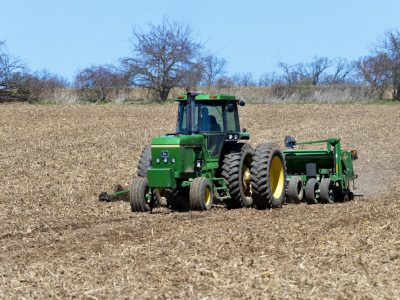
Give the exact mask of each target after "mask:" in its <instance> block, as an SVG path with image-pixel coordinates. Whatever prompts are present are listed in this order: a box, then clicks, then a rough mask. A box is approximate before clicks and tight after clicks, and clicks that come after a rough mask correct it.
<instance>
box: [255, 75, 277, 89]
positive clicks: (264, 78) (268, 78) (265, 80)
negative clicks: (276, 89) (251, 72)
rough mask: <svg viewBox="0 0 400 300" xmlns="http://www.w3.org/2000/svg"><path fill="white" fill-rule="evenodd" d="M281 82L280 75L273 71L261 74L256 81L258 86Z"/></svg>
mask: <svg viewBox="0 0 400 300" xmlns="http://www.w3.org/2000/svg"><path fill="white" fill-rule="evenodd" d="M281 82H282V78H281V76H278V75H277V74H276V73H275V72H272V73H264V74H263V75H261V77H260V80H259V81H258V86H268V87H270V86H273V85H275V84H278V83H281Z"/></svg>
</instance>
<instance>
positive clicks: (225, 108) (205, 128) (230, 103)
mask: <svg viewBox="0 0 400 300" xmlns="http://www.w3.org/2000/svg"><path fill="white" fill-rule="evenodd" d="M177 101H178V102H179V108H178V121H177V127H176V133H177V134H185V135H188V134H202V135H204V136H205V137H206V139H207V146H208V147H207V148H208V149H209V151H210V153H211V155H212V156H220V154H221V151H222V148H223V146H224V144H225V143H237V142H238V141H239V140H240V139H246V136H247V135H246V134H241V133H240V123H239V115H238V104H239V105H244V102H243V101H240V100H238V99H237V98H235V97H234V96H232V95H224V94H218V95H212V94H194V93H188V94H187V95H186V96H179V97H178V99H177Z"/></svg>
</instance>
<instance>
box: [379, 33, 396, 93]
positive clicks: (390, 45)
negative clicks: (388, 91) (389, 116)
mask: <svg viewBox="0 0 400 300" xmlns="http://www.w3.org/2000/svg"><path fill="white" fill-rule="evenodd" d="M380 48H381V49H379V48H378V55H379V54H382V53H383V54H386V56H387V57H388V58H389V59H390V61H391V64H390V67H389V69H390V72H391V83H392V88H393V99H395V100H400V31H399V30H397V29H394V30H389V31H387V32H386V33H385V37H384V39H383V41H382V42H381V45H380Z"/></svg>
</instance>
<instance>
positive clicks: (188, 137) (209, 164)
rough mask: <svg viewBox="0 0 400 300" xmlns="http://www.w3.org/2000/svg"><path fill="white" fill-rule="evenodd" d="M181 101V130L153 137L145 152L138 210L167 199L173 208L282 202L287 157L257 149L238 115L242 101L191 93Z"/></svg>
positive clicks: (135, 190) (269, 146) (135, 197)
mask: <svg viewBox="0 0 400 300" xmlns="http://www.w3.org/2000/svg"><path fill="white" fill-rule="evenodd" d="M176 101H177V102H178V120H177V126H176V132H175V133H172V134H167V135H164V136H159V137H155V138H153V140H152V142H151V146H148V147H146V148H145V149H144V150H143V152H142V154H141V156H140V160H139V164H138V177H137V178H136V179H134V181H133V183H132V186H131V189H130V204H131V209H132V211H134V212H141V211H150V210H152V209H153V207H155V206H156V205H157V204H158V202H159V200H160V199H161V197H163V198H165V199H166V203H167V205H168V206H169V207H170V208H172V209H190V210H209V209H211V207H212V205H213V203H216V202H222V203H225V204H226V205H227V207H228V208H239V207H250V206H255V207H256V208H257V209H267V208H273V207H278V206H281V205H282V203H283V201H284V198H285V192H286V167H285V160H284V157H283V155H282V152H281V150H280V149H279V147H278V146H277V145H276V144H273V143H265V144H261V145H259V146H257V147H256V149H253V148H252V147H251V146H250V145H249V144H247V143H246V141H247V140H249V139H250V134H249V133H248V132H247V131H246V130H245V129H242V130H241V128H240V123H239V114H238V105H239V106H244V104H245V103H244V102H243V101H242V100H239V99H237V98H235V96H232V95H224V94H198V93H193V92H189V93H187V94H186V95H183V96H180V97H178V98H177V99H176Z"/></svg>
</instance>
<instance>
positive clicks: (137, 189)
mask: <svg viewBox="0 0 400 300" xmlns="http://www.w3.org/2000/svg"><path fill="white" fill-rule="evenodd" d="M148 193H149V186H148V183H147V178H144V177H137V178H135V179H134V180H133V183H132V186H131V191H130V193H129V198H130V203H131V209H132V211H133V212H144V211H149V210H150V201H149V200H147V197H146V196H147V194H148Z"/></svg>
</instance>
